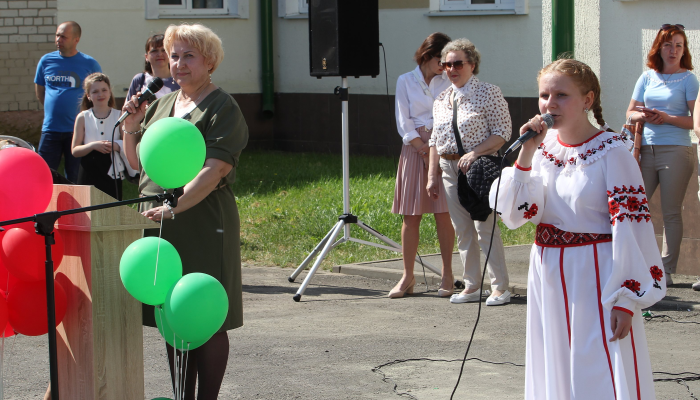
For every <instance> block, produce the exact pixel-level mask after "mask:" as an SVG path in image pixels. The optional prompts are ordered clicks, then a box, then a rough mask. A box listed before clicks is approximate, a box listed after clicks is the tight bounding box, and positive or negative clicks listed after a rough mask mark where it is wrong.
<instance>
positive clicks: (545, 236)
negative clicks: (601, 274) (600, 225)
mask: <svg viewBox="0 0 700 400" xmlns="http://www.w3.org/2000/svg"><path fill="white" fill-rule="evenodd" d="M533 205H534V204H533ZM611 240H612V235H611V234H609V233H576V232H567V231H563V230H561V229H559V228H557V227H555V226H552V225H547V224H539V225H537V230H536V232H535V243H537V244H538V245H540V246H546V247H565V246H584V245H587V244H591V243H599V242H609V241H611Z"/></svg>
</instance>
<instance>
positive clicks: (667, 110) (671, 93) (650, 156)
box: [627, 24, 698, 284]
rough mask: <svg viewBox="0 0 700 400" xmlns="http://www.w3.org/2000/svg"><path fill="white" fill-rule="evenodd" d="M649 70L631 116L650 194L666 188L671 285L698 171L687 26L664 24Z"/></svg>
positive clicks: (665, 260)
mask: <svg viewBox="0 0 700 400" xmlns="http://www.w3.org/2000/svg"><path fill="white" fill-rule="evenodd" d="M647 66H648V67H649V68H651V70H648V71H645V72H644V73H643V74H642V76H640V77H639V79H638V80H637V84H636V85H635V87H634V92H633V93H632V100H631V101H630V105H629V107H628V108H627V118H628V119H631V120H632V123H637V122H642V123H644V131H643V134H642V138H643V139H642V149H641V168H642V177H643V178H644V186H645V187H646V190H647V196H648V197H649V198H651V197H652V196H653V195H654V192H655V191H656V188H657V187H661V192H660V194H661V212H662V213H663V218H664V244H663V249H662V251H661V257H662V259H663V263H664V270H665V272H666V283H667V284H672V283H673V281H672V279H671V274H673V273H675V272H676V265H677V264H678V255H679V253H680V249H681V239H682V238H683V219H682V216H681V212H682V208H683V198H684V197H685V191H686V189H687V188H688V182H689V181H690V177H691V174H692V172H693V161H692V160H693V157H692V154H691V151H692V147H691V140H690V130H691V129H693V117H692V112H693V108H694V106H695V98H696V96H697V95H698V79H697V78H696V77H695V75H694V74H693V73H692V72H690V71H691V70H692V69H693V63H692V60H691V56H690V51H689V50H688V38H687V37H686V35H685V27H684V26H683V25H680V24H676V25H671V24H664V25H663V26H662V27H661V29H659V32H658V33H657V34H656V39H654V43H653V44H652V46H651V51H649V55H648V56H647Z"/></svg>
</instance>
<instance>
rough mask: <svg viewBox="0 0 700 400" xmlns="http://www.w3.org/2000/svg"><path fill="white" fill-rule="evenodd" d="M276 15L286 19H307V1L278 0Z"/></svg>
mask: <svg viewBox="0 0 700 400" xmlns="http://www.w3.org/2000/svg"><path fill="white" fill-rule="evenodd" d="M277 15H278V16H279V17H280V18H286V19H302V18H309V0H278V1H277Z"/></svg>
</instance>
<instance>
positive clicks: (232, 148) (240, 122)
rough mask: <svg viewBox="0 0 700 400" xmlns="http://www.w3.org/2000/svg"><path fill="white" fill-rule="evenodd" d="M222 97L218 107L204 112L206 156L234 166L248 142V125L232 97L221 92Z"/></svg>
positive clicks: (236, 164)
mask: <svg viewBox="0 0 700 400" xmlns="http://www.w3.org/2000/svg"><path fill="white" fill-rule="evenodd" d="M222 98H223V99H222V100H223V101H221V102H218V103H219V107H214V109H213V110H212V111H211V113H205V118H206V116H207V114H209V115H208V117H209V118H208V120H205V121H203V122H205V123H206V129H205V130H204V140H205V141H206V146H207V155H206V158H216V159H217V160H221V161H224V162H227V163H229V164H231V165H233V167H234V168H235V167H236V166H238V157H239V156H240V154H241V151H242V150H243V149H244V148H245V146H246V145H247V144H248V125H247V124H246V122H245V119H244V118H243V113H242V112H241V109H240V107H239V106H238V103H236V101H235V100H234V99H233V97H231V96H230V95H228V94H225V93H224V92H222Z"/></svg>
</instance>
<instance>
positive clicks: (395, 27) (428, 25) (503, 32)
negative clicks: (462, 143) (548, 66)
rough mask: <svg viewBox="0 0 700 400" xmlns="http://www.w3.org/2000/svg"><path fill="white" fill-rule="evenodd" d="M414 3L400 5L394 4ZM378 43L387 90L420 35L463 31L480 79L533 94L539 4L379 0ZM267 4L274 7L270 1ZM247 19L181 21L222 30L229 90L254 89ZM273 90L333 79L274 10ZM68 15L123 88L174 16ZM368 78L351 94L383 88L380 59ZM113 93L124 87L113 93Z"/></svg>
mask: <svg viewBox="0 0 700 400" xmlns="http://www.w3.org/2000/svg"><path fill="white" fill-rule="evenodd" d="M406 6H410V7H418V8H401V7H406ZM380 8H381V10H380V12H379V19H380V41H381V42H382V43H383V44H384V46H385V48H386V55H387V68H388V70H389V74H388V78H389V92H390V93H392V94H393V92H394V87H395V84H396V79H397V78H398V76H399V75H401V74H403V73H405V72H407V71H409V70H411V69H412V68H414V66H415V64H414V62H413V60H412V56H413V53H414V52H415V50H416V48H417V47H418V46H419V45H420V43H421V42H422V41H423V39H425V37H426V36H427V35H429V34H430V33H432V32H436V31H442V32H445V33H447V34H448V35H450V36H452V37H453V38H457V37H467V38H469V39H470V40H472V41H473V42H474V43H475V44H476V46H477V48H479V50H480V51H481V52H482V56H483V61H482V72H481V74H480V78H481V79H482V80H485V81H488V82H490V83H493V84H496V85H498V86H500V87H501V88H502V89H503V91H504V93H505V94H506V96H531V97H535V96H536V85H535V84H534V78H535V74H536V72H537V70H538V69H539V67H540V65H539V64H540V63H539V59H537V58H536V57H532V54H539V53H540V51H541V49H540V43H541V35H542V32H541V21H542V17H541V5H540V2H539V1H538V0H530V1H529V15H505V16H461V17H429V16H427V15H426V14H428V11H429V8H428V1H424V0H418V1H406V2H397V1H387V0H385V1H382V2H380ZM273 9H274V10H276V9H277V4H276V1H275V2H273ZM249 12H250V14H249V18H248V19H230V18H223V19H202V20H197V19H188V20H187V21H188V22H202V23H204V24H205V25H207V26H209V27H211V28H212V29H213V30H214V31H215V32H217V34H219V35H220V36H221V38H222V39H223V42H224V49H225V51H226V57H225V59H224V62H223V64H222V65H221V66H220V67H219V70H217V71H216V72H215V73H214V75H213V80H214V82H215V83H217V84H218V85H220V86H222V87H223V88H224V89H226V90H228V91H230V92H232V93H260V92H261V86H262V85H261V76H262V75H261V66H260V65H261V64H260V6H259V3H258V2H257V1H252V0H251V1H250V7H249ZM273 18H274V21H273V26H274V32H273V35H274V38H275V41H274V46H275V59H274V64H275V91H276V92H278V93H329V92H332V90H333V88H334V87H335V86H337V85H339V82H340V79H339V78H335V79H333V78H330V79H328V78H324V79H321V80H317V79H316V78H312V77H310V76H309V44H308V19H306V18H302V19H284V18H279V17H278V16H277V14H276V13H275V15H274V17H273ZM67 19H72V20H75V21H77V22H78V23H79V24H80V25H81V26H82V27H83V39H82V40H81V42H80V45H79V49H80V50H81V51H83V52H84V53H87V54H89V55H91V56H93V57H95V58H96V59H97V61H98V62H99V63H100V65H101V66H102V68H103V70H104V72H105V73H106V74H108V75H109V76H110V78H111V79H112V82H113V84H114V87H115V89H116V90H115V91H119V90H122V89H123V88H125V87H128V85H129V82H130V81H131V79H132V77H133V76H134V75H135V74H137V73H139V72H140V71H141V69H142V68H143V53H144V49H143V45H144V44H145V41H146V38H147V37H148V36H149V35H150V34H152V33H155V32H162V31H163V30H165V28H166V27H167V26H168V25H169V24H171V23H179V22H180V21H181V20H180V19H159V20H146V19H145V1H144V0H123V1H120V2H115V1H111V0H110V1H107V0H93V1H91V2H88V3H86V2H85V1H84V0H60V1H59V5H58V20H60V21H63V20H67ZM381 71H382V72H381V74H382V75H380V76H378V77H377V78H375V79H372V78H369V77H362V78H359V79H355V78H350V79H349V85H350V86H351V93H357V94H385V93H386V84H385V78H384V75H383V74H384V72H383V71H384V64H383V59H382V64H381ZM115 94H116V95H117V96H120V95H123V93H115Z"/></svg>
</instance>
